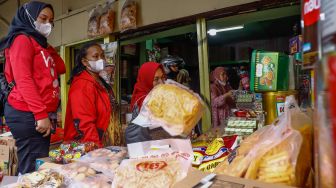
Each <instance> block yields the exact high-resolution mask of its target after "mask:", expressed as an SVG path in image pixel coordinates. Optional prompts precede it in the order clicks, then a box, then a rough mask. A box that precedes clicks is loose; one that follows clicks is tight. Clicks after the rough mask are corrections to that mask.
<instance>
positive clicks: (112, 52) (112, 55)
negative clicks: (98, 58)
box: [100, 42, 118, 85]
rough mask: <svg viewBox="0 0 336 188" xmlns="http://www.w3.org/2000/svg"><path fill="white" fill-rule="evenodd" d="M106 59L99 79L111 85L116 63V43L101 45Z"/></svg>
mask: <svg viewBox="0 0 336 188" xmlns="http://www.w3.org/2000/svg"><path fill="white" fill-rule="evenodd" d="M101 46H102V48H103V50H104V52H105V58H106V65H105V69H104V71H102V72H101V73H100V75H101V74H102V75H101V77H102V78H103V79H104V80H105V81H106V82H107V83H108V84H111V85H113V84H114V80H115V68H116V63H117V52H118V42H110V43H107V44H102V45H101Z"/></svg>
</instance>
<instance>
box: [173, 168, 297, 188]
mask: <svg viewBox="0 0 336 188" xmlns="http://www.w3.org/2000/svg"><path fill="white" fill-rule="evenodd" d="M207 175H209V174H208V173H205V172H201V171H199V170H196V169H194V168H190V169H189V172H188V176H187V177H186V178H184V179H183V180H182V181H180V182H178V183H177V184H175V185H174V188H181V187H183V188H192V187H194V186H196V185H197V184H198V183H199V182H200V180H201V179H202V178H204V177H206V176H207ZM211 187H212V188H217V187H218V188H220V187H235V188H270V187H272V188H293V187H289V186H284V185H278V184H268V183H263V182H260V181H255V180H249V179H243V178H236V177H230V176H225V175H217V176H216V177H215V179H214V180H213V184H212V186H211Z"/></svg>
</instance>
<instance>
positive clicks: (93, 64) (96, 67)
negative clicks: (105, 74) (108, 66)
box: [89, 59, 105, 73]
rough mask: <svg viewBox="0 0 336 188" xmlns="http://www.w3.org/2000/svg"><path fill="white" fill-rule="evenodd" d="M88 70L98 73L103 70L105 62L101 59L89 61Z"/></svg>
mask: <svg viewBox="0 0 336 188" xmlns="http://www.w3.org/2000/svg"><path fill="white" fill-rule="evenodd" d="M89 65H90V67H89V68H90V70H91V71H92V72H95V73H99V72H101V71H102V70H104V67H105V61H104V60H103V59H99V60H97V61H89Z"/></svg>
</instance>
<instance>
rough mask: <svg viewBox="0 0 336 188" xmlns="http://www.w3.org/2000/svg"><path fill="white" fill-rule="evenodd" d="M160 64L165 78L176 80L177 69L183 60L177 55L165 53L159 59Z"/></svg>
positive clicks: (181, 65)
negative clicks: (163, 56)
mask: <svg viewBox="0 0 336 188" xmlns="http://www.w3.org/2000/svg"><path fill="white" fill-rule="evenodd" d="M161 64H162V65H163V67H164V70H165V72H166V75H167V78H168V79H172V80H175V81H176V77H177V74H178V73H179V69H180V68H181V67H183V66H184V65H185V63H184V60H183V59H182V58H180V57H178V56H171V55H167V56H166V57H165V58H163V59H162V60H161Z"/></svg>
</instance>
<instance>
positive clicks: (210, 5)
mask: <svg viewBox="0 0 336 188" xmlns="http://www.w3.org/2000/svg"><path fill="white" fill-rule="evenodd" d="M28 1H29V0H21V4H23V3H25V2H28ZM41 1H43V2H46V3H50V4H52V5H53V7H54V9H55V18H56V21H55V28H54V30H53V33H52V34H51V36H50V39H49V42H50V43H51V44H52V45H54V46H60V45H62V44H69V43H73V42H77V41H81V40H84V39H87V34H86V33H87V22H88V15H89V12H88V10H90V9H91V8H92V7H94V6H95V4H96V3H101V2H105V1H103V0H41ZM253 1H256V0H137V2H138V6H139V9H138V10H139V14H138V16H139V18H138V26H144V25H150V24H154V23H159V22H164V21H169V20H173V19H176V18H181V17H186V16H191V15H195V14H199V13H203V12H208V11H212V10H217V9H222V8H225V7H230V6H235V5H239V4H245V3H250V2H253ZM124 2H125V0H119V1H117V2H116V3H115V6H116V9H117V14H116V15H117V20H116V22H115V28H116V29H115V31H118V30H119V28H118V23H119V22H118V20H119V17H120V10H121V7H122V5H123V3H124ZM16 9H17V4H16V0H8V1H7V2H6V3H5V4H3V5H0V16H2V17H4V18H5V19H6V20H7V21H8V22H10V20H11V19H12V18H13V16H14V15H15V12H16ZM7 30H8V27H6V26H4V24H3V23H2V22H1V21H0V37H1V36H5V34H6V33H7Z"/></svg>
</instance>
